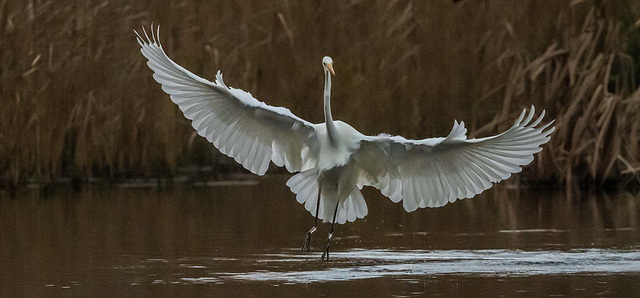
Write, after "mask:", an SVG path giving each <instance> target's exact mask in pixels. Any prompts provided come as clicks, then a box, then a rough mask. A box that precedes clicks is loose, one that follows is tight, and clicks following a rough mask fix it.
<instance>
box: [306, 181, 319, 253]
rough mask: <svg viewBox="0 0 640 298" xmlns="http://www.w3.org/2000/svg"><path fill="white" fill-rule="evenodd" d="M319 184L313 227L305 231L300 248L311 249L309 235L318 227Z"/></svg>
mask: <svg viewBox="0 0 640 298" xmlns="http://www.w3.org/2000/svg"><path fill="white" fill-rule="evenodd" d="M319 184H320V187H319V188H318V202H317V203H316V218H315V221H314V222H313V227H311V230H309V231H308V232H307V237H305V239H304V242H303V243H302V249H301V250H309V249H311V235H313V233H315V231H316V230H317V229H318V211H320V198H321V194H322V183H319Z"/></svg>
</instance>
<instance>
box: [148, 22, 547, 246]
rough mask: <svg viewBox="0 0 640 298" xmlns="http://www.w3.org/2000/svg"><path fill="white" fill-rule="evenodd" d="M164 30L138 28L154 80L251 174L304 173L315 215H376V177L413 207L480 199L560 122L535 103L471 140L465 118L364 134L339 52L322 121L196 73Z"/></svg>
mask: <svg viewBox="0 0 640 298" xmlns="http://www.w3.org/2000/svg"><path fill="white" fill-rule="evenodd" d="M136 34H137V33H136ZM158 34H159V30H158V32H157V33H155V34H154V33H153V28H152V35H151V38H149V36H148V35H147V34H146V32H145V38H142V37H141V36H140V35H138V42H139V43H140V46H141V47H142V49H141V51H142V54H143V55H144V56H145V57H146V58H147V59H148V63H147V65H148V66H149V67H150V68H151V69H152V70H153V72H154V74H153V77H154V78H155V80H156V81H158V83H160V84H161V85H162V89H163V90H164V91H165V92H166V93H168V94H169V95H170V96H171V100H172V101H173V102H174V103H176V104H177V105H178V107H179V108H180V110H182V112H183V113H184V116H185V117H186V118H188V119H189V120H191V121H192V125H193V127H194V128H195V129H196V131H197V132H198V134H200V135H201V136H203V137H205V138H206V139H207V140H208V141H209V142H211V143H213V145H214V146H215V147H216V148H218V149H219V150H220V151H221V152H222V153H224V154H226V155H228V156H230V157H232V158H234V159H235V160H236V161H237V162H238V163H240V164H242V166H243V167H245V168H246V169H247V170H249V171H251V172H252V173H255V174H258V175H264V174H265V172H266V171H267V168H268V167H269V163H270V162H273V163H274V164H275V165H276V166H280V167H281V166H284V167H285V168H286V169H287V170H288V171H289V172H292V173H294V172H300V173H298V174H296V175H294V176H293V177H291V178H290V179H289V180H288V181H287V186H289V187H290V189H291V191H292V192H294V193H295V194H296V199H297V201H298V202H299V203H301V204H304V206H305V208H306V209H307V210H308V211H309V212H311V214H314V215H316V224H317V218H320V219H322V220H323V221H325V222H329V221H331V222H333V223H336V222H337V223H339V224H344V223H345V222H352V221H355V220H356V219H357V218H363V217H364V216H365V215H367V212H368V211H367V204H366V202H365V200H364V198H363V196H362V194H361V193H360V189H361V188H362V187H363V186H367V185H369V186H374V187H376V188H378V189H380V191H381V192H382V194H384V195H385V196H387V197H389V198H390V199H391V200H392V201H393V202H396V203H397V202H400V201H402V205H403V207H404V209H405V210H406V211H408V212H411V211H414V210H416V209H417V208H424V207H440V206H443V205H445V204H447V203H449V202H453V201H455V200H457V199H463V198H471V197H473V196H475V195H477V194H479V193H481V192H482V191H484V190H486V189H489V188H490V187H491V186H492V183H496V182H499V181H501V180H504V179H507V178H509V177H510V176H511V174H513V173H518V172H520V171H521V169H522V168H521V166H523V165H527V164H529V163H530V162H531V161H532V160H533V154H535V153H537V152H539V151H541V150H542V148H540V146H541V145H542V144H544V143H546V142H548V141H549V139H550V134H551V133H552V132H553V130H554V127H550V125H551V124H552V123H553V121H551V122H549V123H547V124H544V125H542V126H539V127H538V125H539V124H540V122H541V121H542V118H543V117H544V111H543V112H542V113H541V115H540V116H539V117H538V118H537V119H536V120H535V121H533V122H531V120H533V116H534V113H535V112H534V108H533V106H532V107H531V109H530V111H529V113H528V114H526V113H525V112H526V110H525V111H522V114H521V115H520V117H519V118H518V119H517V120H516V121H515V123H514V124H513V126H512V127H511V128H509V129H508V130H507V131H505V132H503V133H501V134H499V135H496V136H491V137H486V138H480V139H467V137H466V132H467V129H466V128H465V126H464V122H460V123H458V122H457V121H454V125H453V129H452V130H451V132H450V133H449V135H448V136H447V137H444V138H429V139H422V140H409V139H405V138H403V137H401V136H389V135H384V134H381V135H379V136H365V135H363V134H361V133H360V132H358V131H357V130H355V129H354V128H353V127H351V126H350V125H348V124H346V123H344V122H341V121H334V120H333V118H332V115H331V101H330V96H331V74H332V73H333V64H332V63H333V61H332V60H331V58H329V57H325V58H324V59H323V60H322V65H323V68H324V74H325V89H324V113H325V123H321V124H313V123H310V122H307V121H305V120H303V119H300V118H299V117H297V116H295V115H293V114H292V113H291V112H290V111H289V110H288V109H286V108H281V107H273V106H269V105H266V104H265V103H263V102H260V101H258V100H256V99H255V98H253V97H252V96H251V94H249V93H247V92H245V91H242V90H240V89H235V88H231V87H228V86H227V85H225V83H224V81H223V80H222V75H221V74H220V72H218V74H217V75H216V81H215V82H210V81H208V80H205V79H203V78H200V77H198V76H196V75H195V74H193V73H191V72H190V71H188V70H186V69H185V68H183V67H181V66H180V65H178V64H176V63H175V62H173V61H172V60H171V59H170V58H169V57H168V56H167V55H166V54H165V52H164V50H163V49H162V46H161V45H160V43H159V41H158V40H157V39H156V38H157V36H158ZM525 115H526V118H525ZM314 231H315V225H314V227H313V228H312V229H311V230H310V231H309V233H308V234H307V240H306V241H305V244H304V245H303V249H304V248H307V249H308V246H309V241H310V236H311V234H312V233H313V232H314ZM332 231H333V226H332ZM330 240H331V234H330V236H329V241H328V243H330ZM328 247H329V244H327V251H326V253H327V254H328ZM327 258H328V255H327Z"/></svg>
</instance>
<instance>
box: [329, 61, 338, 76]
mask: <svg viewBox="0 0 640 298" xmlns="http://www.w3.org/2000/svg"><path fill="white" fill-rule="evenodd" d="M327 68H328V69H329V71H330V72H331V73H332V74H333V75H334V76H335V75H336V72H335V71H334V70H333V63H329V64H327Z"/></svg>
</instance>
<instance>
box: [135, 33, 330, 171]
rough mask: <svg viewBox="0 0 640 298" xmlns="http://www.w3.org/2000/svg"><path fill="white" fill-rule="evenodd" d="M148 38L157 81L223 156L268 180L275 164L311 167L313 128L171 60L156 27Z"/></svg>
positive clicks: (145, 49)
mask: <svg viewBox="0 0 640 298" xmlns="http://www.w3.org/2000/svg"><path fill="white" fill-rule="evenodd" d="M144 34H145V37H146V38H142V37H141V36H140V35H139V34H138V33H137V32H136V35H138V43H139V44H140V46H141V47H142V49H141V52H142V54H143V55H144V56H145V57H146V58H147V59H148V62H147V65H148V66H149V67H150V68H151V69H152V70H153V72H154V75H153V78H154V79H155V80H156V81H157V82H158V83H160V84H162V90H164V91H165V92H166V93H168V94H169V95H170V96H171V100H172V101H173V102H174V103H176V104H177V105H178V107H179V108H180V110H181V111H182V112H183V113H184V116H185V117H186V118H188V119H189V120H192V125H193V127H194V128H195V129H196V131H197V132H198V134H199V135H201V136H203V137H205V138H207V140H208V141H209V142H211V143H213V144H214V145H215V146H216V148H218V149H219V150H220V152H222V153H224V154H226V155H228V156H230V157H233V158H234V159H235V160H236V161H237V162H238V163H240V164H242V166H244V167H245V168H246V169H247V170H249V171H251V172H253V173H255V174H258V175H264V173H265V172H266V171H267V169H268V167H269V162H270V161H273V163H274V164H276V165H277V166H283V165H284V166H285V167H286V168H287V170H288V171H290V172H296V171H302V170H305V169H307V168H310V167H312V165H313V164H314V162H315V155H314V154H313V153H314V152H315V151H316V147H317V139H316V135H315V129H314V128H313V125H312V124H311V123H309V122H307V121H305V120H302V119H300V118H299V117H297V116H295V115H293V114H292V113H291V112H290V111H289V110H288V109H286V108H280V107H272V106H269V105H266V104H265V103H263V102H260V101H258V100H256V99H255V98H253V97H252V96H251V94H249V93H247V92H245V91H242V90H240V89H234V88H229V87H227V86H226V85H225V84H224V81H223V80H222V75H221V74H220V72H218V74H217V75H216V82H215V83H214V82H210V81H207V80H205V79H203V78H201V77H198V76H196V75H195V74H193V73H191V72H190V71H188V70H186V69H185V68H183V67H182V66H180V65H178V64H177V63H175V62H173V61H172V60H171V59H170V58H169V57H168V56H167V54H166V53H165V52H164V50H163V49H162V45H161V44H160V42H159V41H158V38H157V36H158V34H159V29H158V32H157V33H156V34H154V33H153V27H152V34H151V38H149V36H148V35H147V33H146V31H145V32H144Z"/></svg>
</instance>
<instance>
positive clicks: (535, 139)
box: [353, 106, 555, 212]
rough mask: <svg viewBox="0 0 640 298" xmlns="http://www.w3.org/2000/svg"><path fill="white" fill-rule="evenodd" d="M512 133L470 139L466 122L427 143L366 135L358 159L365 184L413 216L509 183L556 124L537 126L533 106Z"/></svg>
mask: <svg viewBox="0 0 640 298" xmlns="http://www.w3.org/2000/svg"><path fill="white" fill-rule="evenodd" d="M525 112H526V110H524V111H522V114H521V115H520V117H519V118H518V120H516V121H515V123H514V124H513V126H512V127H511V128H509V129H508V130H507V131H505V132H503V133H501V134H499V135H496V136H492V137H487V138H481V139H467V137H466V132H467V129H466V128H465V127H464V122H461V123H460V124H458V122H457V121H456V122H455V123H454V125H453V129H452V130H451V133H449V136H447V137H446V138H432V139H424V140H407V139H405V138H403V137H397V136H395V137H391V136H377V137H365V138H364V139H363V140H362V141H361V143H360V149H359V150H358V151H357V152H356V153H355V154H354V155H353V161H354V162H355V163H356V164H357V165H358V166H359V167H360V169H361V174H360V182H359V183H360V184H361V185H372V186H375V187H377V188H378V189H380V190H381V191H382V194H384V195H385V196H387V197H389V198H390V199H391V200H392V201H394V202H399V201H400V200H402V201H403V206H404V209H405V210H407V211H408V212H411V211H414V210H416V209H417V208H418V207H420V208H424V207H440V206H443V205H445V204H447V203H448V202H453V201H455V200H457V199H462V198H471V197H473V196H475V195H477V194H479V193H481V192H482V191H484V190H486V189H489V188H491V186H492V183H496V182H499V181H501V180H504V179H507V178H509V177H510V176H511V174H513V173H518V172H520V171H521V170H522V168H521V166H524V165H526V164H529V163H530V162H531V161H532V160H533V154H535V153H537V152H540V151H541V150H542V148H540V145H542V144H544V143H546V142H548V141H549V139H550V136H549V135H550V134H551V133H552V132H553V131H554V129H555V127H551V128H549V126H550V125H551V124H552V123H553V121H551V122H549V123H547V124H545V125H542V126H540V127H536V126H537V125H538V124H540V122H541V121H542V118H543V117H544V111H543V112H542V114H541V115H540V117H538V119H537V120H535V121H534V122H533V123H530V122H531V120H532V119H533V116H534V113H535V109H534V107H533V106H532V107H531V110H530V112H529V114H528V115H527V117H526V119H524V116H525V114H526V113H525Z"/></svg>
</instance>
